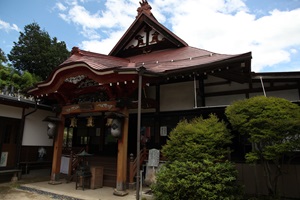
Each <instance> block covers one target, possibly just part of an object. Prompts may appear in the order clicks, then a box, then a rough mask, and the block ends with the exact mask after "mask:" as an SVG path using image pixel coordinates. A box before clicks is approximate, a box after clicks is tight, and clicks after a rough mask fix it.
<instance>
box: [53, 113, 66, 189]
mask: <svg viewBox="0 0 300 200" xmlns="http://www.w3.org/2000/svg"><path fill="white" fill-rule="evenodd" d="M60 119H61V121H60V122H58V123H57V126H58V127H57V134H56V136H55V137H54V145H53V160H52V171H51V180H50V182H49V183H50V184H58V183H59V182H58V181H59V174H60V163H61V155H62V145H63V137H64V129H65V117H64V116H63V115H60Z"/></svg>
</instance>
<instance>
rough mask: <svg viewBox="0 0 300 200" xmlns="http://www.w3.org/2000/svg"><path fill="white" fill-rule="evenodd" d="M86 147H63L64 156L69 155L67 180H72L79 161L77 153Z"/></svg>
mask: <svg viewBox="0 0 300 200" xmlns="http://www.w3.org/2000/svg"><path fill="white" fill-rule="evenodd" d="M85 149H86V148H85V147H80V148H65V149H63V154H64V155H65V156H66V157H69V158H70V160H69V170H68V172H69V173H68V176H69V181H70V180H72V178H73V175H74V174H75V173H76V168H77V166H78V163H79V158H78V156H77V154H79V153H81V152H83V151H84V150H85Z"/></svg>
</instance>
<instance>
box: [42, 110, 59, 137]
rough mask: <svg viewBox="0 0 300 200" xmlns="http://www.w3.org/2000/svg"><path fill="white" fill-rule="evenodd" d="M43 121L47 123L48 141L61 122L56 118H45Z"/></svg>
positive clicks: (53, 135)
mask: <svg viewBox="0 0 300 200" xmlns="http://www.w3.org/2000/svg"><path fill="white" fill-rule="evenodd" d="M43 121H44V122H48V125H47V135H48V136H49V139H53V138H54V137H55V135H56V133H57V124H58V123H59V122H60V121H61V120H60V119H59V118H57V117H53V116H47V117H46V118H45V119H43Z"/></svg>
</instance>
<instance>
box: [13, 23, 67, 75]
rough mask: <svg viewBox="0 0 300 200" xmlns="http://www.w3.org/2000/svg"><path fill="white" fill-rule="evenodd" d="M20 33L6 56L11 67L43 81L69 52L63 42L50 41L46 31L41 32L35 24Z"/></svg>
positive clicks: (27, 26) (54, 39)
mask: <svg viewBox="0 0 300 200" xmlns="http://www.w3.org/2000/svg"><path fill="white" fill-rule="evenodd" d="M24 30H25V32H24V33H23V32H20V36H19V41H18V42H17V43H16V42H14V46H13V48H12V50H11V52H10V54H9V55H8V58H9V60H10V61H11V63H12V64H13V66H14V67H15V68H16V69H18V70H21V71H28V72H30V73H32V74H35V75H37V76H39V77H41V78H42V79H43V80H44V79H46V78H47V76H49V74H50V73H51V71H52V70H53V69H54V68H55V67H57V66H58V65H59V64H61V63H62V62H63V61H65V60H66V59H67V57H68V56H69V51H68V50H67V48H66V44H65V42H58V41H57V38H55V37H54V38H53V39H51V38H50V36H49V34H48V33H47V32H46V31H42V30H41V29H40V26H39V25H38V24H37V23H32V24H29V25H26V26H25V27H24Z"/></svg>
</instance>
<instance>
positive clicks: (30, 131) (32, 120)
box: [22, 110, 53, 146]
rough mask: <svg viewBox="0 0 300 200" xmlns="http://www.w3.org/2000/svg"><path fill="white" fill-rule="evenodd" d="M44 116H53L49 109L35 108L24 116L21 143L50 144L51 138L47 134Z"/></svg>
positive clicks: (51, 142) (33, 144)
mask: <svg viewBox="0 0 300 200" xmlns="http://www.w3.org/2000/svg"><path fill="white" fill-rule="evenodd" d="M46 116H53V113H52V112H50V111H44V110H37V111H36V112H34V113H33V114H31V115H28V116H27V117H26V121H25V127H24V134H23V141H22V145H32V146H52V145H53V140H52V139H49V137H48V135H47V122H44V121H43V119H45V117H46Z"/></svg>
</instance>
